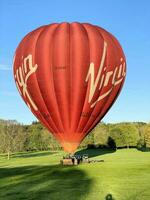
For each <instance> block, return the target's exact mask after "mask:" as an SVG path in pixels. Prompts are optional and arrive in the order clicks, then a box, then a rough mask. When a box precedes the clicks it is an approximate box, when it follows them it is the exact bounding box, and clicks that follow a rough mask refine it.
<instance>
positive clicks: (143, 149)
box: [138, 147, 150, 153]
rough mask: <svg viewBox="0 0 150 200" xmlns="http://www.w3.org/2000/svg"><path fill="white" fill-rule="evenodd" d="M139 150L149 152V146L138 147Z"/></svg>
mask: <svg viewBox="0 0 150 200" xmlns="http://www.w3.org/2000/svg"><path fill="white" fill-rule="evenodd" d="M138 150H139V151H142V152H149V153H150V148H146V147H144V148H138Z"/></svg>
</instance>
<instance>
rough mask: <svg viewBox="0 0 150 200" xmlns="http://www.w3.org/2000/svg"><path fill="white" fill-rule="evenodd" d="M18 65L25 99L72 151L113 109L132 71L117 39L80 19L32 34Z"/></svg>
mask: <svg viewBox="0 0 150 200" xmlns="http://www.w3.org/2000/svg"><path fill="white" fill-rule="evenodd" d="M13 65H14V79H15V82H16V86H17V88H18V91H19V93H20V95H21V96H22V98H23V100H24V101H25V103H26V104H27V106H28V107H29V108H30V110H31V111H32V113H33V114H34V115H35V116H36V117H37V118H38V119H39V121H40V122H41V123H42V124H43V125H44V126H45V127H46V128H47V129H48V130H49V131H50V132H51V133H52V134H53V135H54V136H55V138H56V139H57V140H58V141H59V142H60V144H61V145H62V147H63V148H64V150H65V151H66V152H70V153H71V152H74V151H75V150H76V149H77V147H78V146H79V144H80V143H81V141H82V140H83V139H84V138H85V136H86V135H87V134H88V133H89V132H90V131H91V130H92V129H93V128H94V127H95V126H96V124H97V123H99V122H100V120H101V119H102V118H103V117H104V115H105V114H106V113H107V112H108V110H109V109H110V107H111V106H112V104H113V103H114V102H115V100H116V98H117V96H118V95H119V93H120V91H121V88H122V86H123V83H124V80H125V75H126V60H125V55H124V53H123V50H122V48H121V46H120V44H119V42H118V41H117V39H116V38H115V37H114V36H113V35H112V34H110V33H109V32H107V31H106V30H104V29H102V28H100V27H98V26H95V25H91V24H88V23H77V22H74V23H54V24H50V25H46V26H42V27H39V28H38V29H36V30H34V31H32V32H30V33H29V34H27V35H26V36H25V37H24V38H23V40H22V41H21V42H20V44H19V46H18V47H17V49H16V52H15V55H14V64H13Z"/></svg>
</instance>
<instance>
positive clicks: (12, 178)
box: [0, 149, 150, 200]
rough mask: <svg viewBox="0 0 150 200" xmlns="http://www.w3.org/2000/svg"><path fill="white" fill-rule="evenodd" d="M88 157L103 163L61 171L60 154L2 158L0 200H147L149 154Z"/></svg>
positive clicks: (149, 197)
mask: <svg viewBox="0 0 150 200" xmlns="http://www.w3.org/2000/svg"><path fill="white" fill-rule="evenodd" d="M80 153H85V151H81V152H80ZM88 153H89V155H90V157H91V158H90V159H100V160H104V162H97V163H90V164H81V165H79V166H73V167H63V166H60V165H59V160H60V159H61V158H62V155H63V152H35V153H20V154H16V155H13V156H12V158H11V159H10V160H9V161H8V160H7V159H6V157H5V156H4V155H1V156H0V200H22V199H24V200H26V199H27V200H31V199H32V200H33V199H34V200H150V152H141V151H138V150H135V149H126V150H125V149H124V150H118V151H117V152H111V151H109V152H108V151H106V150H89V151H88Z"/></svg>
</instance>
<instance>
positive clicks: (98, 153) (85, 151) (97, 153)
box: [75, 148, 116, 158]
mask: <svg viewBox="0 0 150 200" xmlns="http://www.w3.org/2000/svg"><path fill="white" fill-rule="evenodd" d="M115 151H116V150H113V149H100V148H95V149H82V150H80V151H77V152H76V153H75V155H83V154H88V156H89V158H92V157H96V156H101V155H104V154H109V153H114V152H115Z"/></svg>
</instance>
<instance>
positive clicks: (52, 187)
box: [0, 165, 92, 200]
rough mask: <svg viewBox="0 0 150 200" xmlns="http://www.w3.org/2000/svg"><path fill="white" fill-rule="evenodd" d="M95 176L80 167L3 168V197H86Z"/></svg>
mask: <svg viewBox="0 0 150 200" xmlns="http://www.w3.org/2000/svg"><path fill="white" fill-rule="evenodd" d="M91 185H92V180H91V179H90V178H89V177H88V176H87V174H86V173H85V172H84V171H82V170H80V169H78V167H62V166H58V165H53V166H23V167H14V168H0V191H1V192H0V199H2V200H22V199H27V200H31V199H32V200H34V199H35V200H60V199H61V200H69V199H71V200H80V199H86V195H88V193H89V192H90V187H91Z"/></svg>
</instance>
